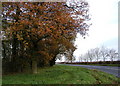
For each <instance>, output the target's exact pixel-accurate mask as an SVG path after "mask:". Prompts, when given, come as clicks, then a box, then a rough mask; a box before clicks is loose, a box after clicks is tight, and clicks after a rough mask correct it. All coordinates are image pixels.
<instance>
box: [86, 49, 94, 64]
mask: <svg viewBox="0 0 120 86" xmlns="http://www.w3.org/2000/svg"><path fill="white" fill-rule="evenodd" d="M86 55H87V57H88V59H89V60H90V62H92V61H93V59H94V56H95V54H94V49H90V50H88V52H87V53H86Z"/></svg>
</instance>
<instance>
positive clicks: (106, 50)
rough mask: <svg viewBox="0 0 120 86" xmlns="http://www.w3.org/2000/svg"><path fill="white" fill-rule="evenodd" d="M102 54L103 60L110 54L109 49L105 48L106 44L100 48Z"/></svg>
mask: <svg viewBox="0 0 120 86" xmlns="http://www.w3.org/2000/svg"><path fill="white" fill-rule="evenodd" d="M100 54H101V56H102V57H103V61H104V62H105V61H106V57H107V54H108V49H107V48H105V47H104V46H101V48H100Z"/></svg>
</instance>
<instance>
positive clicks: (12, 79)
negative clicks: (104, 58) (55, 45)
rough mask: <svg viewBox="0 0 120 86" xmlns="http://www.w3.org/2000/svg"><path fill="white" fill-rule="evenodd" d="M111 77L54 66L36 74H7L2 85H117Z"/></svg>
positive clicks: (116, 80)
mask: <svg viewBox="0 0 120 86" xmlns="http://www.w3.org/2000/svg"><path fill="white" fill-rule="evenodd" d="M117 83H118V78H116V77H115V76H113V75H110V74H107V73H104V72H101V71H97V70H89V69H86V68H81V67H73V66H65V65H55V66H53V67H46V68H39V70H38V74H25V73H21V74H9V75H4V76H3V81H2V84H3V85H4V84H117Z"/></svg>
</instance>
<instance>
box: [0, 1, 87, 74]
mask: <svg viewBox="0 0 120 86" xmlns="http://www.w3.org/2000/svg"><path fill="white" fill-rule="evenodd" d="M2 8H3V9H2V17H3V18H2V23H3V24H2V26H3V30H2V33H3V35H4V36H3V40H2V44H3V64H6V65H8V63H9V64H11V67H10V70H12V72H18V71H21V72H23V71H24V69H26V68H27V70H28V69H32V73H37V67H38V64H39V65H41V66H42V65H43V66H45V65H46V64H47V65H51V66H52V65H54V64H55V59H56V56H57V55H58V54H65V53H67V54H68V53H70V54H73V52H74V51H75V49H76V48H75V46H74V41H75V38H76V35H77V33H80V34H81V35H82V36H85V35H86V31H87V30H88V28H89V25H88V24H87V23H85V21H86V20H89V14H88V3H87V2H84V1H80V2H79V3H75V2H71V3H67V4H66V3H65V2H3V3H2ZM5 46H8V47H7V48H6V47H5ZM7 49H9V50H10V52H9V53H8V54H6V53H7V52H8V51H7ZM71 52H72V53H71ZM68 58H71V56H70V57H69V56H68ZM3 66H4V65H3ZM4 67H6V66H4ZM4 67H3V68H4Z"/></svg>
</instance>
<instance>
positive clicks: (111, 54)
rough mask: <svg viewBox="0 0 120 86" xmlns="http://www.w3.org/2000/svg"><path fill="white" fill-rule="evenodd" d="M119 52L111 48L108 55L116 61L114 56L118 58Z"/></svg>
mask: <svg viewBox="0 0 120 86" xmlns="http://www.w3.org/2000/svg"><path fill="white" fill-rule="evenodd" d="M117 55H118V53H117V52H116V50H115V49H109V51H108V56H109V57H110V60H111V61H114V58H116V57H117Z"/></svg>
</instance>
